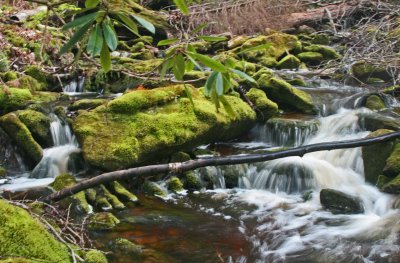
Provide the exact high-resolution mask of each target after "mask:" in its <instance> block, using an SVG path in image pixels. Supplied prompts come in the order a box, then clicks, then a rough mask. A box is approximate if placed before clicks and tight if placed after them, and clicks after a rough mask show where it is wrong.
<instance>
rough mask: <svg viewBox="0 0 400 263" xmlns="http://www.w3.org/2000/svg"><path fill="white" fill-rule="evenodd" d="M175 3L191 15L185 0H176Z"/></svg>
mask: <svg viewBox="0 0 400 263" xmlns="http://www.w3.org/2000/svg"><path fill="white" fill-rule="evenodd" d="M174 4H175V5H176V6H177V7H178V8H179V10H181V12H182V13H183V14H185V15H189V8H188V6H187V4H186V1H185V0H174Z"/></svg>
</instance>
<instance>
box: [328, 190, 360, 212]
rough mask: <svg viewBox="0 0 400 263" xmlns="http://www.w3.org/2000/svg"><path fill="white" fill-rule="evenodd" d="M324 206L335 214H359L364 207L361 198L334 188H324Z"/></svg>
mask: <svg viewBox="0 0 400 263" xmlns="http://www.w3.org/2000/svg"><path fill="white" fill-rule="evenodd" d="M320 201H321V204H322V206H323V207H324V208H325V209H327V210H329V211H331V212H332V213H334V214H359V213H363V212H364V207H363V206H362V202H361V200H360V199H359V198H357V197H355V196H351V195H348V194H345V193H343V192H340V191H337V190H333V189H322V190H321V192H320Z"/></svg>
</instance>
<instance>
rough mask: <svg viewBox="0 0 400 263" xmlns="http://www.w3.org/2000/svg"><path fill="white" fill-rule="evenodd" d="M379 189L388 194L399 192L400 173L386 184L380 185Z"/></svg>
mask: <svg viewBox="0 0 400 263" xmlns="http://www.w3.org/2000/svg"><path fill="white" fill-rule="evenodd" d="M381 190H382V191H383V192H385V193H389V194H397V195H398V194H400V174H399V175H397V176H396V177H395V178H394V179H392V180H389V182H387V183H386V184H384V185H383V186H382V187H381Z"/></svg>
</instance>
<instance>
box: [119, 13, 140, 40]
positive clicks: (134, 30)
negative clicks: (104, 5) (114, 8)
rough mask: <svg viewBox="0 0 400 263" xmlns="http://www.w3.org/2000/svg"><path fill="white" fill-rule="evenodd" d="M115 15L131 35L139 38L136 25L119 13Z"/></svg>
mask: <svg viewBox="0 0 400 263" xmlns="http://www.w3.org/2000/svg"><path fill="white" fill-rule="evenodd" d="M115 14H116V15H117V16H118V18H119V19H120V20H121V22H122V24H123V25H124V26H126V28H128V29H129V30H130V31H131V32H132V33H134V34H135V35H137V36H139V37H140V35H139V31H138V28H137V25H136V23H135V22H134V21H133V20H132V19H131V18H130V17H129V16H127V15H125V14H123V13H119V12H118V13H115Z"/></svg>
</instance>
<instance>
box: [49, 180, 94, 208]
mask: <svg viewBox="0 0 400 263" xmlns="http://www.w3.org/2000/svg"><path fill="white" fill-rule="evenodd" d="M76 183H77V181H76V179H75V177H74V176H73V175H70V174H61V175H59V176H57V177H56V179H55V180H54V182H53V183H51V184H50V186H51V187H52V188H53V189H54V190H55V191H60V190H62V189H64V188H67V187H70V186H73V185H75V184H76ZM60 203H61V205H63V206H65V207H68V206H69V205H70V204H72V205H73V206H72V208H73V209H74V210H75V212H78V213H83V214H88V213H90V212H91V211H92V208H91V206H90V205H89V203H88V202H87V200H86V197H85V193H84V192H83V191H82V192H79V193H76V194H74V195H72V196H69V197H67V198H65V199H63V200H61V201H60Z"/></svg>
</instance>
